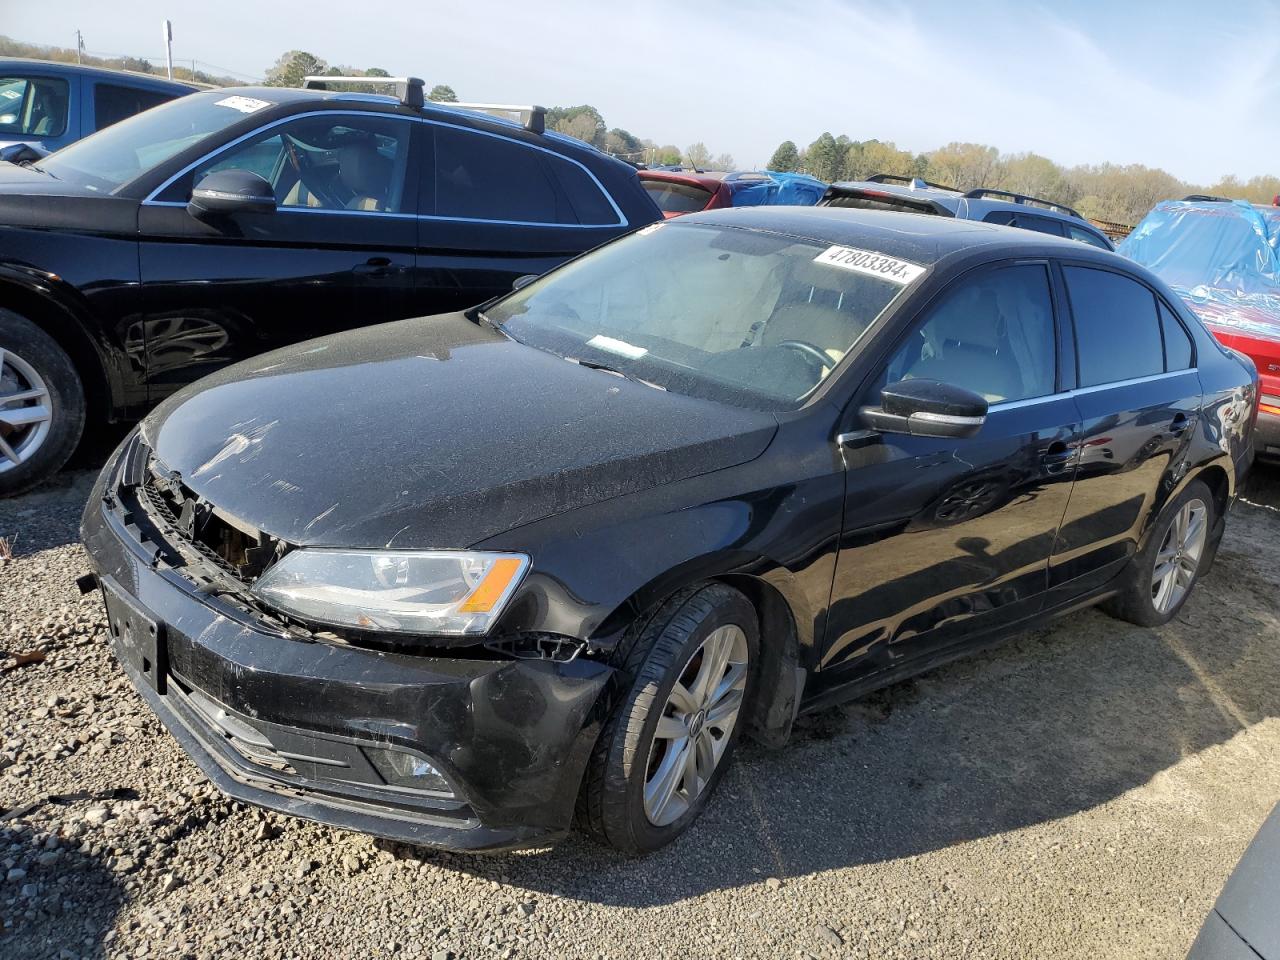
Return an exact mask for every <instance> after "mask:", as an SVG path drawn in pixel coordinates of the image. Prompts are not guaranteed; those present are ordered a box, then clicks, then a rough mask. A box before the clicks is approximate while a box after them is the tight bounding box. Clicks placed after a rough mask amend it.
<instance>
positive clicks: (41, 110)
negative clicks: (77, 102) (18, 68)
mask: <svg viewBox="0 0 1280 960" xmlns="http://www.w3.org/2000/svg"><path fill="white" fill-rule="evenodd" d="M70 99H71V91H70V87H69V86H68V84H67V81H65V80H63V79H61V78H59V77H32V76H26V77H23V76H7V77H0V134H11V135H17V136H21V137H60V136H62V135H63V134H64V133H66V132H67V106H68V104H69V103H70Z"/></svg>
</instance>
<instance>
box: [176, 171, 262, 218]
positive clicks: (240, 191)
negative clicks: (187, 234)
mask: <svg viewBox="0 0 1280 960" xmlns="http://www.w3.org/2000/svg"><path fill="white" fill-rule="evenodd" d="M275 212H276V195H275V191H274V190H272V189H271V184H269V183H267V181H266V180H264V179H263V178H262V177H260V176H258V174H256V173H254V172H253V171H251V170H215V171H214V172H213V173H211V174H209V175H208V176H207V177H205V178H204V179H203V180H201V181H200V182H199V183H198V184H196V188H195V189H194V190H192V191H191V202H190V203H188V204H187V213H189V214H191V216H193V217H195V218H196V219H197V220H207V219H209V218H210V217H229V216H231V215H232V214H236V213H275Z"/></svg>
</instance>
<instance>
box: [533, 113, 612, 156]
mask: <svg viewBox="0 0 1280 960" xmlns="http://www.w3.org/2000/svg"><path fill="white" fill-rule="evenodd" d="M547 126H548V127H550V128H551V129H552V130H555V131H556V132H557V133H563V134H566V135H567V136H570V137H577V138H578V139H579V140H585V141H586V142H587V143H589V144H591V145H592V146H595V147H599V148H601V149H604V146H605V138H606V136H607V135H608V129H609V128H608V127H607V126H606V125H605V122H604V117H602V116H601V115H600V111H599V110H597V109H596V108H595V107H593V106H591V104H589V103H584V104H580V105H579V106H576V107H552V108H550V109H549V110H548V111H547Z"/></svg>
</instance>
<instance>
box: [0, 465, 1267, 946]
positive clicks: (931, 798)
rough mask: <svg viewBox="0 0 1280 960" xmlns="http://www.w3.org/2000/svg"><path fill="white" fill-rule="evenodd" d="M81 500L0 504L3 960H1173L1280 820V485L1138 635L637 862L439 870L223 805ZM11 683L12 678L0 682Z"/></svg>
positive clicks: (885, 744)
mask: <svg viewBox="0 0 1280 960" xmlns="http://www.w3.org/2000/svg"><path fill="white" fill-rule="evenodd" d="M87 482H88V474H87V473H68V474H64V475H63V476H62V477H61V478H59V480H58V481H56V482H55V484H54V485H52V486H50V487H46V488H43V489H42V491H40V492H37V493H35V494H30V495H28V496H26V497H23V498H20V499H17V500H13V501H8V502H0V536H6V537H9V538H14V537H16V551H15V557H14V559H12V560H9V561H7V562H5V561H0V670H4V668H5V666H6V665H9V664H12V663H13V660H12V659H11V658H12V656H13V655H14V654H18V653H22V652H28V651H32V650H38V651H42V652H44V653H46V654H47V658H46V659H44V660H43V661H42V662H38V663H32V664H29V665H26V666H19V667H13V668H12V669H9V670H7V671H6V672H0V768H3V769H0V922H2V924H3V926H2V929H0V956H4V957H5V958H20V957H85V956H109V957H181V956H189V957H214V956H227V957H266V958H272V960H275V958H290V957H326V958H329V957H421V958H432V960H445V958H454V960H463V958H466V960H474V958H491V957H551V956H565V957H589V958H597V957H608V958H627V960H635V958H641V957H644V958H648V957H801V958H804V957H812V958H828V957H903V958H906V957H912V958H915V957H947V958H952V957H1009V958H1018V960H1022V958H1026V957H1055V958H1064V957H1082V958H1083V957H1088V958H1103V957H1123V958H1126V960H1130V958H1140V957H1178V956H1181V955H1183V954H1184V953H1185V951H1186V949H1187V947H1188V945H1189V944H1190V942H1191V940H1192V939H1193V938H1194V935H1195V931H1196V929H1197V928H1198V926H1199V924H1200V921H1201V919H1202V918H1203V916H1204V914H1205V912H1206V911H1207V910H1208V909H1209V906H1210V904H1211V903H1212V901H1213V899H1214V897H1215V896H1216V895H1217V892H1218V889H1219V888H1220V886H1221V884H1222V882H1223V880H1224V879H1225V877H1226V876H1227V874H1228V873H1229V871H1230V869H1231V867H1232V865H1233V864H1234V862H1235V860H1236V859H1237V858H1238V857H1239V855H1240V853H1241V852H1242V850H1243V849H1244V847H1245V845H1246V844H1247V842H1248V840H1249V838H1250V837H1251V836H1252V834H1253V832H1254V830H1256V829H1257V827H1258V825H1259V824H1260V823H1261V822H1262V820H1263V818H1264V816H1265V815H1266V813H1267V811H1268V810H1269V808H1270V807H1271V806H1272V804H1274V803H1275V802H1276V800H1277V799H1280V644H1278V643H1277V641H1278V640H1280V602H1278V600H1280V595H1278V594H1277V590H1276V587H1277V581H1278V579H1280V509H1278V508H1280V474H1277V473H1274V472H1273V473H1266V472H1260V473H1259V474H1258V476H1257V477H1256V478H1255V481H1254V482H1253V484H1252V486H1251V490H1250V492H1249V495H1248V497H1249V501H1250V502H1248V503H1242V504H1240V505H1239V506H1238V507H1237V510H1236V513H1235V515H1234V516H1233V517H1232V519H1231V521H1230V523H1229V525H1228V534H1227V539H1226V541H1225V543H1224V545H1223V548H1222V551H1221V553H1220V555H1219V558H1218V565H1217V567H1216V568H1215V569H1214V571H1213V573H1212V575H1211V576H1210V577H1209V578H1208V579H1207V580H1206V581H1205V582H1204V583H1202V584H1201V586H1200V588H1199V590H1198V591H1197V593H1196V596H1195V597H1194V598H1193V599H1192V601H1191V602H1190V603H1189V604H1188V606H1187V607H1186V609H1185V610H1184V611H1183V613H1182V614H1181V615H1180V616H1179V618H1178V619H1177V620H1176V621H1175V622H1174V623H1172V624H1170V625H1169V626H1168V627H1166V628H1164V629H1161V630H1157V631H1148V630H1141V629H1137V628H1134V627H1131V626H1128V625H1126V624H1121V623H1117V622H1115V621H1113V620H1110V619H1108V618H1107V617H1105V616H1103V615H1102V614H1099V613H1097V612H1094V611H1087V612H1084V613H1081V614H1078V615H1076V616H1074V617H1072V618H1070V619H1069V620H1066V621H1064V622H1062V623H1060V624H1058V625H1056V626H1054V627H1053V628H1051V629H1046V630H1040V631H1038V632H1035V633H1033V634H1029V635H1027V636H1025V637H1022V638H1020V639H1018V640H1016V641H1014V642H1012V643H1010V644H1008V645H1006V646H1004V647H1002V648H1001V649H999V650H996V651H994V652H991V653H987V654H983V655H979V656H976V657H973V658H970V659H968V660H966V661H962V662H960V663H957V664H955V665H953V666H950V667H947V668H945V669H941V670H937V671H934V672H933V673H930V674H928V675H926V676H924V677H922V678H920V679H918V680H915V681H912V682H908V683H903V684H899V685H897V686H895V687H893V688H891V689H890V690H887V691H884V692H882V693H880V694H877V695H875V696H873V697H870V698H868V699H866V700H863V701H860V702H858V703H855V704H852V705H849V706H847V707H844V708H839V709H833V710H829V711H826V712H824V713H822V714H820V715H817V716H814V717H811V718H807V719H806V720H804V721H803V722H802V725H801V728H800V730H799V731H798V734H797V737H796V742H794V743H793V744H792V745H791V746H790V747H789V748H788V749H787V750H785V751H783V752H781V753H773V754H770V753H766V752H764V751H761V750H758V749H756V748H748V749H746V750H745V751H743V752H742V753H740V754H739V758H738V759H739V762H738V764H737V765H736V766H735V768H734V769H733V770H732V771H731V773H730V775H729V776H728V777H727V778H726V780H725V782H724V784H723V786H722V789H721V792H720V794H719V796H718V797H717V799H716V802H715V803H714V804H713V805H712V807H711V809H710V810H709V811H708V813H707V815H706V816H705V817H704V818H703V820H702V822H701V823H700V824H699V825H698V826H697V827H695V829H694V830H693V831H692V832H691V833H690V834H689V835H688V836H686V837H685V838H684V839H682V840H681V841H679V842H677V843H676V844H674V845H673V846H671V847H669V848H667V849H666V850H664V851H662V852H660V853H658V854H657V855H655V856H652V857H650V858H648V859H645V860H628V859H625V858H622V857H619V856H616V855H614V854H612V853H611V852H609V851H607V850H605V849H603V848H601V847H599V846H596V845H594V844H592V843H591V842H589V841H587V840H584V839H580V838H572V839H570V840H569V841H568V842H566V843H564V844H562V845H561V846H560V847H559V848H557V849H555V850H553V851H533V852H526V853H521V854H512V855H506V856H500V857H490V858H478V857H464V856H449V855H443V854H433V853H428V852H423V851H418V850H414V849H410V848H407V847H401V846H397V845H394V844H387V843H383V842H381V841H375V840H372V839H369V838H366V837H362V836H357V835H354V834H348V833H343V832H341V831H337V830H332V829H329V828H326V827H321V826H318V825H314V824H309V823H305V822H302V821H298V820H292V819H289V818H286V817H282V816H277V815H275V814H267V813H262V812H260V811H257V810H254V809H251V808H246V807H243V806H241V805H239V804H235V803H232V802H229V801H226V800H224V799H222V798H221V797H220V795H219V794H217V793H216V792H215V791H214V790H213V789H212V788H211V787H210V786H209V785H208V784H207V782H206V781H205V779H204V777H203V776H202V775H201V774H200V772H199V771H198V770H197V769H196V767H195V766H194V765H193V764H192V763H191V762H190V761H188V760H187V759H186V758H185V756H183V754H182V753H181V751H180V750H179V749H178V748H177V746H176V745H175V744H174V742H173V741H172V740H171V739H170V738H169V737H168V736H167V735H166V734H165V733H164V731H163V730H162V729H161V728H160V726H159V724H158V723H157V722H156V721H155V720H154V719H153V718H152V716H151V715H150V713H149V712H148V711H147V710H146V708H145V707H144V705H143V704H142V702H141V701H140V699H139V698H138V697H137V695H136V694H135V693H134V692H133V690H132V689H131V687H130V686H129V684H128V683H127V682H125V681H124V680H123V678H122V677H121V675H120V673H119V671H118V670H117V669H116V667H115V665H114V663H113V661H112V658H111V656H110V653H109V652H108V649H107V646H106V641H105V638H104V635H103V627H104V624H103V618H102V612H101V609H100V607H99V604H98V601H97V599H96V598H93V597H90V598H87V599H81V598H80V597H79V596H78V594H77V591H76V589H75V586H74V584H73V580H74V578H75V577H76V576H77V575H78V574H80V573H82V572H83V571H84V569H85V564H84V559H83V555H82V553H81V550H80V548H79V546H78V545H76V543H75V530H76V522H77V516H78V511H79V508H80V504H81V503H82V502H83V497H84V494H85V490H86V485H87ZM6 658H9V659H6Z"/></svg>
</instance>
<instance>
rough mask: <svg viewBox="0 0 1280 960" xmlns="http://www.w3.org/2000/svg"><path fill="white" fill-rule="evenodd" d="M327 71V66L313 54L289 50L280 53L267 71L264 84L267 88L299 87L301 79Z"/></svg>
mask: <svg viewBox="0 0 1280 960" xmlns="http://www.w3.org/2000/svg"><path fill="white" fill-rule="evenodd" d="M328 69H329V64H327V63H325V62H324V61H323V60H321V59H320V58H319V57H317V56H316V55H315V54H313V53H307V51H305V50H290V51H289V52H288V53H282V54H281V55H280V59H279V60H277V61H276V62H275V65H274V66H272V67H271V69H270V70H268V71H267V79H266V84H267V86H269V87H300V86H302V78H303V77H311V76H319V75H321V74H324V73H325V72H327V71H328Z"/></svg>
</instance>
